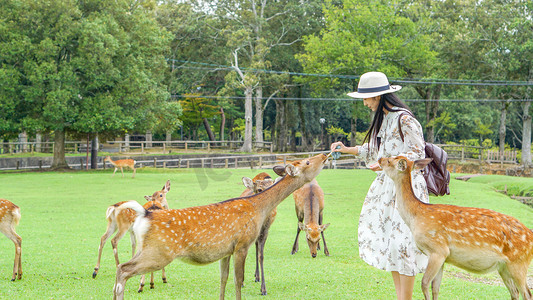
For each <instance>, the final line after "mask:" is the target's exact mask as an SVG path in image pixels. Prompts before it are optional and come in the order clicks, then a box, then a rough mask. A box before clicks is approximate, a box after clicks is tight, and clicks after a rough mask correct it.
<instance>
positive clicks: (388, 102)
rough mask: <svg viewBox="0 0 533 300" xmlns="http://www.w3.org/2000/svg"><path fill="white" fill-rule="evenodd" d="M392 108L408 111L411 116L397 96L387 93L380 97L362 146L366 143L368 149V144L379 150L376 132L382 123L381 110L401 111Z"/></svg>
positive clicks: (407, 107) (383, 113) (407, 108)
mask: <svg viewBox="0 0 533 300" xmlns="http://www.w3.org/2000/svg"><path fill="white" fill-rule="evenodd" d="M393 107H399V108H403V109H406V110H408V111H409V113H410V114H411V115H413V113H412V112H411V109H410V108H409V106H407V104H405V103H404V102H403V101H402V100H401V99H400V98H398V96H396V95H395V94H394V93H388V94H383V95H381V98H380V99H379V104H378V108H377V110H376V112H375V114H374V118H373V119H372V124H371V125H370V129H368V132H367V134H366V136H365V139H364V140H363V144H364V143H365V142H366V141H368V147H369V149H370V144H373V145H375V146H376V147H377V148H378V150H379V144H380V142H381V141H380V140H379V139H378V137H377V136H378V132H379V130H380V129H381V125H382V123H383V117H384V116H385V112H384V111H383V109H386V110H387V111H400V110H401V109H395V108H393Z"/></svg>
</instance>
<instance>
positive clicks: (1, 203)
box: [0, 199, 22, 281]
mask: <svg viewBox="0 0 533 300" xmlns="http://www.w3.org/2000/svg"><path fill="white" fill-rule="evenodd" d="M19 220H20V208H19V207H18V206H16V205H15V204H13V203H12V202H11V201H8V200H6V199H0V232H2V233H3V234H5V235H6V236H7V238H8V239H10V240H11V241H13V243H14V244H15V263H14V266H13V276H12V277H11V281H15V279H19V280H20V279H22V260H21V249H22V238H21V237H20V236H19V235H18V234H17V233H16V232H15V226H17V225H18V224H19Z"/></svg>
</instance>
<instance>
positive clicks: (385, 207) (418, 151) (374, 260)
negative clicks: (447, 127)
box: [358, 107, 429, 276]
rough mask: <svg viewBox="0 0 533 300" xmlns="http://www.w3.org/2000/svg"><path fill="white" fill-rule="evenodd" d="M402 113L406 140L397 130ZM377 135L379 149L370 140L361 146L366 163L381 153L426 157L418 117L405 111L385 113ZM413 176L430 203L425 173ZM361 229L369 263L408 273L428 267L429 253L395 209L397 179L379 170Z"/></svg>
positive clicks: (420, 193)
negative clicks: (427, 253) (423, 250)
mask: <svg viewBox="0 0 533 300" xmlns="http://www.w3.org/2000/svg"><path fill="white" fill-rule="evenodd" d="M395 109H398V108H397V107H395ZM400 115H401V126H402V133H403V135H404V141H402V139H401V137H400V132H399V130H398V118H399V117H400ZM378 137H380V138H381V144H380V149H379V151H375V150H374V149H375V147H371V148H370V149H369V147H368V144H364V145H362V146H358V150H359V155H358V156H359V157H360V158H362V159H364V160H365V162H366V163H367V165H368V164H373V163H376V162H377V159H378V158H380V157H391V156H397V155H403V156H405V157H407V158H409V159H410V160H416V159H421V158H424V157H425V152H424V145H425V143H424V136H423V133H422V127H421V126H420V123H418V121H417V120H416V119H415V118H413V117H412V116H410V115H408V114H406V113H403V114H402V113H401V112H389V113H388V114H386V115H385V116H384V118H383V123H382V126H381V129H380V131H379V132H378ZM373 150H374V151H373ZM411 176H412V181H413V189H414V192H415V195H416V196H417V197H418V198H419V199H420V200H421V201H423V202H426V203H428V202H429V195H428V192H427V187H426V181H425V180H424V177H423V176H422V174H421V173H420V171H414V172H413V173H412V174H411ZM358 231H359V232H358V237H359V255H360V257H361V259H363V260H364V261H365V262H367V263H368V264H370V265H372V266H374V267H376V268H379V269H382V270H385V271H397V272H399V273H400V274H402V275H408V276H414V275H416V274H418V273H421V272H424V271H425V268H426V265H427V256H426V255H424V254H423V253H422V252H420V250H418V248H417V247H416V244H415V242H414V239H413V236H412V234H411V231H410V230H409V227H407V225H406V224H405V222H404V221H403V220H402V218H401V216H400V214H399V212H398V211H397V210H396V191H395V187H394V183H393V181H392V179H390V178H389V177H388V176H387V175H385V173H383V172H382V171H380V172H377V177H376V179H374V181H373V182H372V184H371V186H370V189H369V190H368V193H367V195H366V198H365V202H364V203H363V208H362V209H361V216H360V217H359V228H358Z"/></svg>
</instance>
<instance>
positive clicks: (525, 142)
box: [522, 93, 531, 168]
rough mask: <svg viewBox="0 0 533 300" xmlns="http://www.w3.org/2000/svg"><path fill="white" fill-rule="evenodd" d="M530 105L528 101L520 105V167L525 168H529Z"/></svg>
mask: <svg viewBox="0 0 533 300" xmlns="http://www.w3.org/2000/svg"><path fill="white" fill-rule="evenodd" d="M528 94H529V93H528ZM530 105H531V102H529V101H526V102H524V103H523V104H522V119H523V129H522V165H524V166H525V167H526V168H530V167H531V115H530V114H529V106H530Z"/></svg>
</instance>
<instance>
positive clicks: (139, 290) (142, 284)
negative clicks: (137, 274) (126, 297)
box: [137, 274, 146, 293]
mask: <svg viewBox="0 0 533 300" xmlns="http://www.w3.org/2000/svg"><path fill="white" fill-rule="evenodd" d="M145 280H146V276H145V275H144V274H143V275H141V281H140V282H139V289H137V293H142V292H143V289H144V281H145Z"/></svg>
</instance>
